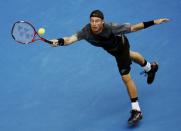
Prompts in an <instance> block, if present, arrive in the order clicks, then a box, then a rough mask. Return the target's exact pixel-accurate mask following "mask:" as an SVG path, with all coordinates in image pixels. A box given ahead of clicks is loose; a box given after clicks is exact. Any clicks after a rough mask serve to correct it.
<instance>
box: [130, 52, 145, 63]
mask: <svg viewBox="0 0 181 131" xmlns="http://www.w3.org/2000/svg"><path fill="white" fill-rule="evenodd" d="M130 57H131V60H132V61H134V62H135V63H137V64H139V65H140V66H143V65H144V64H145V59H144V57H143V56H142V55H141V54H140V53H138V52H135V51H131V50H130Z"/></svg>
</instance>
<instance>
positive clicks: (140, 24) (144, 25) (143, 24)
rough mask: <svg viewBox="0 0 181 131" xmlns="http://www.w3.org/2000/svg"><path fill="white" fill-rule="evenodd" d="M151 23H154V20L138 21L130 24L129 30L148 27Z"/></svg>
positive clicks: (133, 30)
mask: <svg viewBox="0 0 181 131" xmlns="http://www.w3.org/2000/svg"><path fill="white" fill-rule="evenodd" d="M153 25H155V22H154V20H153V21H147V22H142V23H138V24H135V25H132V26H131V31H132V32H135V31H138V30H142V29H145V28H148V27H150V26H153Z"/></svg>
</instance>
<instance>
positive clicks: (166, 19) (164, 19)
mask: <svg viewBox="0 0 181 131" xmlns="http://www.w3.org/2000/svg"><path fill="white" fill-rule="evenodd" d="M169 21H170V19H168V18H163V19H162V22H169Z"/></svg>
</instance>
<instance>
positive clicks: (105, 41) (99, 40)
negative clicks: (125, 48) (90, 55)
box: [86, 24, 117, 49]
mask: <svg viewBox="0 0 181 131" xmlns="http://www.w3.org/2000/svg"><path fill="white" fill-rule="evenodd" d="M86 30H87V31H86V32H87V35H86V40H87V41H88V42H89V43H91V44H92V45H94V46H98V47H103V48H105V49H106V48H108V49H111V48H115V46H116V45H117V42H116V40H117V38H116V36H115V34H114V33H113V31H112V29H111V26H109V25H108V24H104V27H103V30H102V32H101V33H99V34H94V33H93V32H92V31H91V27H90V24H88V25H87V26H86Z"/></svg>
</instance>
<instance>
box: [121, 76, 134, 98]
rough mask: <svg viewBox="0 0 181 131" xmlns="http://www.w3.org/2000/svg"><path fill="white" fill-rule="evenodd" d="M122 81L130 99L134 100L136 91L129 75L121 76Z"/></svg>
mask: <svg viewBox="0 0 181 131" xmlns="http://www.w3.org/2000/svg"><path fill="white" fill-rule="evenodd" d="M122 80H123V82H124V84H125V86H126V88H127V91H128V94H129V97H130V99H131V98H136V97H137V89H136V85H135V84H134V82H133V80H132V79H131V75H130V73H129V74H126V75H123V76H122Z"/></svg>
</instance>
